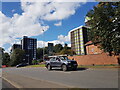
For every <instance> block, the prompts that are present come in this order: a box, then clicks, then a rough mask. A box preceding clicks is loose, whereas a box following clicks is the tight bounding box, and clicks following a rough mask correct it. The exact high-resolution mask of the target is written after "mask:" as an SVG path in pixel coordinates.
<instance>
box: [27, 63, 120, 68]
mask: <svg viewBox="0 0 120 90" xmlns="http://www.w3.org/2000/svg"><path fill="white" fill-rule="evenodd" d="M26 67H45V64H40V65H29V66H26ZM78 68H120V66H118V65H95V66H92V65H78Z"/></svg>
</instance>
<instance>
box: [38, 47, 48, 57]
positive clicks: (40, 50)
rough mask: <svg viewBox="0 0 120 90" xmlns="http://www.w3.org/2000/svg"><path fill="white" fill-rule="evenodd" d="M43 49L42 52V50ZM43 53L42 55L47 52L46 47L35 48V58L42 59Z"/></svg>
mask: <svg viewBox="0 0 120 90" xmlns="http://www.w3.org/2000/svg"><path fill="white" fill-rule="evenodd" d="M43 50H44V52H43ZM43 54H44V56H45V55H46V54H48V47H45V48H37V59H43Z"/></svg>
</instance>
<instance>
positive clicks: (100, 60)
mask: <svg viewBox="0 0 120 90" xmlns="http://www.w3.org/2000/svg"><path fill="white" fill-rule="evenodd" d="M68 58H69V59H73V58H74V60H76V61H77V63H78V64H79V65H93V64H94V65H108V64H118V60H117V58H116V57H114V56H108V55H107V54H106V53H103V54H98V55H83V56H69V57H68Z"/></svg>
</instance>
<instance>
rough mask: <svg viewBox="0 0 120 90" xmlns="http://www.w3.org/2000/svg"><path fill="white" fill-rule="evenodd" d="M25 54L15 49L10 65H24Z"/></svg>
mask: <svg viewBox="0 0 120 90" xmlns="http://www.w3.org/2000/svg"><path fill="white" fill-rule="evenodd" d="M24 54H25V52H24V50H22V49H18V48H17V49H15V50H14V51H13V53H12V54H11V60H10V65H11V66H15V65H17V64H19V63H22V62H23V59H24Z"/></svg>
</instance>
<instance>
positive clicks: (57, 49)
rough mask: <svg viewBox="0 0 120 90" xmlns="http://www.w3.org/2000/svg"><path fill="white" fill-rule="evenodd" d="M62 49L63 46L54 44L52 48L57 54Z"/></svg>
mask: <svg viewBox="0 0 120 90" xmlns="http://www.w3.org/2000/svg"><path fill="white" fill-rule="evenodd" d="M62 49H63V46H62V45H61V44H56V45H55V46H54V52H55V53H59V52H60V51H61V50H62Z"/></svg>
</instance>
